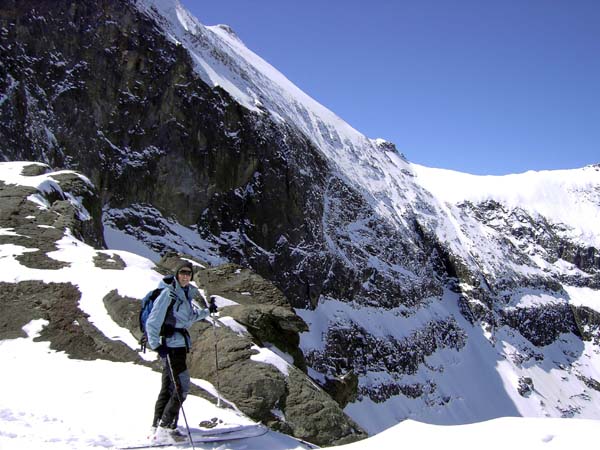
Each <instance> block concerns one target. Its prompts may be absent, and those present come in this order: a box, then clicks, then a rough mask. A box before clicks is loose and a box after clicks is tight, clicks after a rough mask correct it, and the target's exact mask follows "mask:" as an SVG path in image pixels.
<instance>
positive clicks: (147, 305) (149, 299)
mask: <svg viewBox="0 0 600 450" xmlns="http://www.w3.org/2000/svg"><path fill="white" fill-rule="evenodd" d="M163 281H164V282H165V283H167V284H172V283H173V281H174V277H173V276H172V275H171V276H169V277H166V278H164V279H163ZM164 289H168V288H157V289H153V290H151V291H150V292H148V293H147V294H146V296H145V297H144V298H143V299H142V307H141V309H140V314H139V323H140V331H141V332H142V337H141V338H140V346H141V350H142V352H144V353H146V345H147V343H148V336H147V335H146V321H147V320H148V317H149V316H150V313H151V312H152V307H153V306H154V300H156V299H157V298H158V296H159V295H160V294H161V293H162V291H163V290H164ZM174 304H175V297H174V296H173V295H171V303H170V304H169V307H168V309H167V314H166V315H165V322H164V323H163V326H162V328H161V333H160V335H161V336H164V335H165V334H164V333H165V330H164V329H165V325H166V324H170V323H171V322H173V323H174V317H172V316H173V305H174Z"/></svg>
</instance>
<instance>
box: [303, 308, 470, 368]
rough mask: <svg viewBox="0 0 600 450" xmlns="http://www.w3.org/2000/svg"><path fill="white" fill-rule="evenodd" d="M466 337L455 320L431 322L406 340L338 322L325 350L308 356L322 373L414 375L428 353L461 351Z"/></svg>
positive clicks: (313, 365)
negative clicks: (373, 371) (370, 372)
mask: <svg viewBox="0 0 600 450" xmlns="http://www.w3.org/2000/svg"><path fill="white" fill-rule="evenodd" d="M465 340H466V334H465V332H464V331H463V330H462V329H461V328H460V327H459V326H458V324H457V323H456V322H455V321H454V320H453V319H448V320H446V321H442V320H438V321H432V322H430V323H429V324H428V325H427V326H425V327H423V328H420V329H418V330H417V331H415V332H414V333H412V334H411V336H409V337H407V338H405V339H403V340H397V339H394V338H390V337H388V338H387V339H382V338H378V337H375V336H373V335H371V334H370V333H369V332H368V331H367V330H365V329H364V328H362V327H360V326H359V325H357V324H355V323H349V324H338V326H335V327H331V328H329V330H328V332H327V336H326V343H325V349H324V350H323V351H320V352H319V351H314V352H312V353H311V354H309V355H307V359H308V360H309V362H310V365H311V366H312V367H314V368H316V369H317V370H319V372H321V373H326V374H329V375H333V376H335V375H337V374H345V373H346V372H348V371H349V370H350V369H352V370H354V371H355V372H356V373H357V374H366V372H367V371H369V370H378V371H385V372H388V373H391V374H394V373H395V374H414V373H415V372H416V371H417V370H418V368H419V365H420V364H422V363H423V361H424V358H425V357H426V356H429V355H431V354H432V353H433V352H435V351H436V350H437V349H438V348H453V349H456V350H459V349H460V348H462V347H463V346H464V345H465Z"/></svg>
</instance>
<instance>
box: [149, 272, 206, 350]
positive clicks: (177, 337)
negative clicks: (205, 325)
mask: <svg viewBox="0 0 600 450" xmlns="http://www.w3.org/2000/svg"><path fill="white" fill-rule="evenodd" d="M165 280H169V277H167V278H164V279H163V280H162V281H161V282H160V284H159V286H158V287H159V288H161V289H163V291H162V292H161V293H160V295H159V296H158V297H157V298H156V300H154V306H153V307H152V311H151V312H150V315H149V316H148V320H147V321H146V333H147V335H148V345H149V347H150V348H152V349H156V348H158V346H159V345H160V344H161V341H160V339H161V337H160V329H161V328H162V325H163V323H164V321H165V316H166V314H167V309H168V308H169V305H170V304H171V299H172V298H173V297H174V298H175V303H174V304H173V316H174V318H175V328H185V329H187V328H189V327H191V326H192V324H193V323H194V322H198V321H200V320H202V319H204V318H206V317H207V316H208V315H209V314H210V313H209V311H208V309H204V308H198V307H196V306H195V305H192V299H194V298H197V297H200V292H199V291H198V289H196V288H195V287H194V286H192V285H191V284H190V285H188V286H189V288H188V298H186V296H185V292H184V291H183V288H182V287H181V286H180V285H179V283H178V282H177V279H174V280H173V284H167V282H166V281H165ZM165 339H166V342H165V343H166V345H167V347H171V348H177V347H186V346H187V347H188V348H189V347H190V346H191V345H192V343H191V342H189V340H188V342H187V345H186V336H184V334H183V333H179V332H175V333H174V334H173V336H171V337H167V338H165Z"/></svg>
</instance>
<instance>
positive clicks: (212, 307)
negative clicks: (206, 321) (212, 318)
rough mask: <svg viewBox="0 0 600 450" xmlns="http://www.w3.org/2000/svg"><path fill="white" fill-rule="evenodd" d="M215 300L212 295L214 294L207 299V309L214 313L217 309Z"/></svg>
mask: <svg viewBox="0 0 600 450" xmlns="http://www.w3.org/2000/svg"><path fill="white" fill-rule="evenodd" d="M215 300H216V299H215V296H214V295H211V296H210V299H209V300H208V311H209V312H210V313H211V314H215V313H216V312H217V311H218V309H217V305H216V303H215Z"/></svg>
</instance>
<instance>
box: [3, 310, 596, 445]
mask: <svg viewBox="0 0 600 450" xmlns="http://www.w3.org/2000/svg"><path fill="white" fill-rule="evenodd" d="M43 326H44V321H43V320H36V321H32V322H31V323H29V324H28V325H27V326H26V327H24V329H25V330H26V331H27V334H28V337H27V338H18V339H12V340H4V341H0V361H2V379H1V380H2V381H1V383H0V449H2V450H32V449H48V450H53V449H56V450H64V449H97V448H115V447H119V446H125V445H130V444H137V443H143V442H144V441H145V439H146V436H147V434H148V431H149V425H150V422H151V420H152V411H153V406H154V400H155V395H156V393H157V391H158V388H159V385H160V374H159V373H157V372H153V371H152V370H151V369H149V368H147V367H144V366H140V365H136V364H133V363H115V362H109V361H101V360H97V361H80V360H75V359H69V358H68V357H67V355H66V354H64V353H62V352H55V351H53V350H50V348H49V344H48V343H47V342H35V341H34V337H35V336H36V335H37V334H38V333H39V331H40V330H41V328H42V327H43ZM196 381H199V380H196ZM185 410H186V413H187V417H188V419H189V420H190V422H191V424H190V425H191V426H192V427H194V428H197V425H198V422H199V421H200V420H205V419H210V418H212V417H220V418H222V419H223V420H224V421H225V422H227V423H239V424H244V423H251V421H250V420H249V419H248V418H246V417H244V416H243V415H241V414H239V413H237V412H235V411H232V410H225V409H220V408H217V407H216V406H215V405H213V404H212V403H210V402H208V401H206V400H203V399H201V398H198V397H194V396H190V397H189V398H188V400H187V401H186V402H185ZM599 439H600V426H599V422H598V421H594V420H576V419H531V418H529V419H525V418H502V419H496V420H491V421H487V422H481V423H476V424H471V425H460V426H435V425H427V424H423V423H419V422H415V421H411V420H407V421H405V422H403V423H400V424H399V425H396V426H394V427H392V428H390V429H388V430H386V431H384V432H383V433H380V434H378V435H376V436H374V437H371V438H369V439H367V440H365V441H361V442H358V443H355V444H350V445H346V446H340V447H336V448H339V449H344V450H346V449H347V450H354V449H364V450H371V449H372V450H381V449H387V448H389V449H391V448H399V447H400V446H401V447H404V448H444V449H462V450H470V449H473V450H479V449H482V448H485V449H506V448H527V449H528V450H536V449H564V450H567V449H569V450H570V449H572V448H589V446H590V445H595V444H594V443H596V442H598V440H599ZM196 448H203V449H222V450H225V449H233V450H238V449H239V450H242V449H243V450H251V449H256V450H263V449H270V450H283V449H305V448H307V447H306V446H305V445H303V444H302V443H299V442H298V441H295V440H294V439H292V438H290V437H288V436H285V435H282V434H280V433H275V432H269V433H267V434H266V435H263V436H260V437H256V438H251V439H244V440H239V441H231V442H221V443H213V444H204V445H197V446H196Z"/></svg>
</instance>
